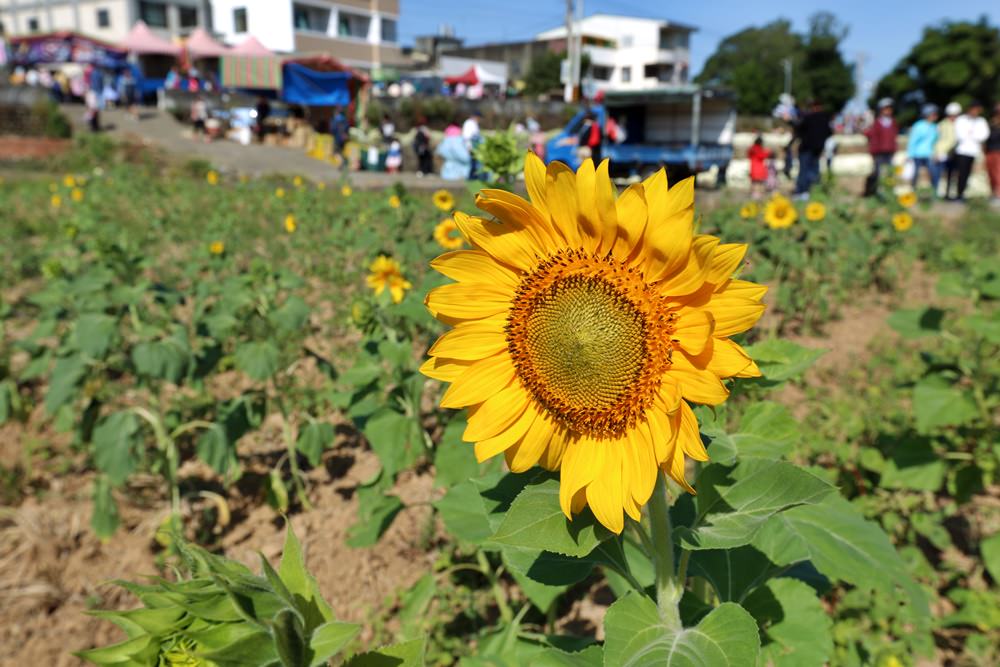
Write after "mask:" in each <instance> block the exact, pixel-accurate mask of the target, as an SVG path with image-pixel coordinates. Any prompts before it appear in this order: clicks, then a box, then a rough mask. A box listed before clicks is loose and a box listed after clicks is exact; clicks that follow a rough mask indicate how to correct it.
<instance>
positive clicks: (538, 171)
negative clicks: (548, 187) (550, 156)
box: [524, 151, 549, 218]
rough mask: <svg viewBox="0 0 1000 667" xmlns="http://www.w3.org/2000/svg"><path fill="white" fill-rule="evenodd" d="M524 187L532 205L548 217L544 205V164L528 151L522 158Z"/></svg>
mask: <svg viewBox="0 0 1000 667" xmlns="http://www.w3.org/2000/svg"><path fill="white" fill-rule="evenodd" d="M524 185H525V187H526V188H527V189H528V197H530V198H531V203H532V205H533V206H534V207H535V208H537V209H538V210H539V211H541V213H542V217H544V218H548V217H549V207H548V205H547V204H546V203H545V163H544V162H542V160H541V158H539V157H538V156H537V155H535V154H534V153H533V152H531V151H528V154H527V155H526V156H525V158H524Z"/></svg>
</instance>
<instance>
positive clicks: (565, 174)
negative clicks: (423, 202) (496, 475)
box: [422, 153, 767, 533]
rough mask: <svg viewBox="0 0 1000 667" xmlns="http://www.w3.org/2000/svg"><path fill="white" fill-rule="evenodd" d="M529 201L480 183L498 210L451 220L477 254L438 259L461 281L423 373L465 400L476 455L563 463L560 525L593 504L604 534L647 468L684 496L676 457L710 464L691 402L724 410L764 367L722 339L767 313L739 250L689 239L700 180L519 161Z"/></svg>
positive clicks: (449, 289)
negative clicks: (623, 177) (626, 176)
mask: <svg viewBox="0 0 1000 667" xmlns="http://www.w3.org/2000/svg"><path fill="white" fill-rule="evenodd" d="M525 181H526V185H527V189H528V194H529V196H530V198H531V201H530V202H528V201H525V200H524V199H522V198H520V197H518V196H516V195H513V194H510V193H508V192H506V191H503V190H483V191H482V192H481V193H480V194H479V196H478V197H477V199H476V205H477V206H478V207H479V208H480V209H482V210H483V211H485V212H486V213H488V214H490V215H492V216H494V217H495V218H497V220H490V219H486V218H479V217H470V216H467V215H464V214H462V213H457V214H456V215H455V219H456V222H457V223H458V226H459V229H460V230H461V232H462V234H463V236H464V237H465V239H466V241H467V242H468V243H469V244H470V245H471V246H472V247H473V250H459V251H455V252H450V253H446V254H444V255H442V256H441V257H439V258H437V259H436V260H434V261H433V262H432V263H431V265H432V266H433V267H434V268H435V269H437V270H438V271H439V272H441V273H443V274H444V275H446V276H448V277H449V278H452V279H454V280H456V281H457V282H456V283H454V284H449V285H445V286H442V287H438V288H436V289H434V290H432V291H431V292H430V293H429V294H428V295H427V298H426V304H427V307H428V308H429V309H430V311H431V313H432V314H433V315H434V316H435V317H437V318H438V319H440V320H442V321H443V322H445V323H447V324H451V325H453V326H454V329H452V330H451V331H449V332H448V333H446V334H445V335H443V336H442V337H441V338H440V339H439V340H438V341H437V342H436V343H435V344H434V345H433V347H431V349H430V352H429V354H430V357H431V358H430V359H429V360H428V361H427V362H426V363H425V364H424V365H423V366H422V370H423V372H424V373H425V374H426V375H428V376H430V377H432V378H436V379H438V380H441V381H444V382H450V383H451V387H449V389H448V391H447V392H445V394H444V396H443V397H442V399H441V405H442V406H444V407H449V408H462V407H468V408H469V419H468V427H467V428H466V430H465V433H464V435H463V438H464V439H465V440H466V441H468V442H474V443H475V452H476V457H477V458H478V459H479V460H480V461H482V460H485V459H487V458H490V457H491V456H495V455H496V454H499V453H500V452H503V453H504V454H505V456H506V459H507V463H508V465H509V466H510V469H511V470H513V471H514V472H522V471H525V470H527V469H528V468H530V467H532V466H534V465H536V464H539V465H541V466H543V467H544V468H546V469H549V470H559V471H560V503H561V505H562V510H563V512H564V513H565V514H566V516H567V517H568V518H572V515H573V514H575V513H578V512H580V511H581V510H582V509H583V508H584V506H587V505H589V506H590V508H591V509H592V510H593V512H594V515H595V516H596V517H597V519H598V520H599V521H600V522H601V523H602V524H604V525H605V526H607V527H608V528H609V529H611V530H613V531H615V532H619V533H620V532H621V530H622V528H623V525H624V517H623V512H624V513H626V514H628V515H629V516H631V517H633V518H634V519H637V520H638V519H639V517H640V513H641V508H642V506H643V505H644V504H645V503H646V501H647V500H649V497H650V495H651V494H652V492H653V486H654V484H655V482H656V478H657V475H658V469H662V470H664V471H665V472H666V473H667V474H668V475H670V477H672V478H673V479H674V480H676V481H677V483H678V484H681V485H682V486H684V488H686V489H688V490H692V489H691V487H690V485H688V483H687V481H685V478H684V464H685V455H686V456H688V457H691V458H694V459H697V460H707V458H708V453H707V452H706V451H705V448H704V446H703V445H702V441H701V438H700V436H699V435H698V422H697V420H696V419H695V416H694V413H693V412H692V410H691V407H690V405H689V403H702V404H706V405H717V404H719V403H722V402H723V401H724V400H726V397H727V396H728V394H729V391H728V390H727V389H726V386H725V385H724V384H723V382H722V379H723V378H728V377H753V376H757V375H759V374H760V373H759V371H758V370H757V366H756V365H755V364H754V362H753V361H752V360H751V359H750V358H749V357H748V356H747V354H746V353H745V352H744V351H743V350H742V349H741V348H740V346H739V345H737V344H736V343H733V342H732V341H731V340H729V336H731V335H733V334H736V333H739V332H741V331H745V330H746V329H748V328H749V327H751V326H752V325H753V324H754V322H756V321H757V319H758V318H759V317H760V316H761V314H762V313H763V311H764V306H763V305H762V304H761V303H760V299H761V297H763V295H764V292H765V291H766V290H767V288H766V287H762V286H760V285H757V284H754V283H750V282H746V281H743V280H735V279H733V278H732V276H733V273H734V272H735V271H736V269H737V268H738V267H739V266H740V264H741V263H742V261H743V255H744V254H745V252H746V246H745V245H744V244H722V243H720V242H719V239H718V238H716V237H714V236H707V235H696V234H695V233H694V180H693V179H687V180H685V181H682V182H681V183H679V184H677V185H675V186H674V187H673V188H670V189H669V190H668V189H667V179H666V175H665V173H664V172H663V170H660V171H659V172H657V173H656V174H654V175H653V176H651V177H650V178H648V179H647V180H646V181H644V182H642V183H636V184H634V185H632V186H630V187H629V188H628V189H627V190H625V191H624V192H623V193H622V194H621V195H620V196H617V197H616V194H615V189H614V186H613V185H612V184H611V180H610V179H609V177H608V162H607V161H606V160H605V161H604V162H602V163H601V165H600V166H599V167H598V168H596V169H595V168H594V164H593V162H591V161H590V160H587V161H585V162H584V163H583V165H582V166H581V167H580V169H579V171H578V172H576V173H574V172H573V171H572V170H570V169H569V168H568V167H567V166H566V165H564V164H561V163H558V162H554V163H552V164H550V165H549V166H548V168H547V169H546V167H545V166H544V165H543V164H542V162H541V160H539V159H538V158H537V157H536V156H535V155H533V154H531V153H529V154H528V156H527V160H526V163H525Z"/></svg>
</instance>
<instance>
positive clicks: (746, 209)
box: [740, 201, 760, 220]
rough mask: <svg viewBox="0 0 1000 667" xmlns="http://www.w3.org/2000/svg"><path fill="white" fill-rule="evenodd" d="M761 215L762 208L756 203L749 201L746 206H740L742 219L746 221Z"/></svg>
mask: <svg viewBox="0 0 1000 667" xmlns="http://www.w3.org/2000/svg"><path fill="white" fill-rule="evenodd" d="M759 214H760V206H758V205H757V202H755V201H749V202H747V203H746V204H743V206H740V217H741V218H743V219H744V220H749V219H750V218H756V217H757V216H758V215H759Z"/></svg>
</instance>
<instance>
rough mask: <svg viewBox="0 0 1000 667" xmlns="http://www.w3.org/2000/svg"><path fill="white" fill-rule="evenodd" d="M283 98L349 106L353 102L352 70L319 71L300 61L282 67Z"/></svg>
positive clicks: (285, 99)
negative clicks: (350, 87) (349, 85)
mask: <svg viewBox="0 0 1000 667" xmlns="http://www.w3.org/2000/svg"><path fill="white" fill-rule="evenodd" d="M282 78H283V87H282V90H281V99H283V100H284V101H285V102H290V103H292V104H304V105H308V106H347V105H348V104H350V103H351V91H350V90H349V89H348V85H347V84H348V82H349V81H350V80H351V73H350V72H317V71H316V70H312V69H309V68H308V67H306V66H305V65H299V64H298V63H285V66H284V67H283V68H282Z"/></svg>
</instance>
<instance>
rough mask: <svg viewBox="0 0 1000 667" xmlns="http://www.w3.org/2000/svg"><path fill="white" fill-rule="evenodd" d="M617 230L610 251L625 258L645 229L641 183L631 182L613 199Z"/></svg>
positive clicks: (644, 202)
mask: <svg viewBox="0 0 1000 667" xmlns="http://www.w3.org/2000/svg"><path fill="white" fill-rule="evenodd" d="M615 213H616V216H617V218H618V232H617V236H616V237H615V245H614V249H613V250H612V252H613V253H614V255H615V257H620V258H627V257H629V256H631V254H632V250H633V249H634V248H635V247H636V246H637V245H638V244H639V242H640V241H641V240H642V235H643V233H644V232H645V230H646V219H647V215H648V214H647V211H646V199H645V193H644V191H643V189H642V184H641V183H633V184H632V185H630V186H628V188H627V189H626V190H625V192H623V193H622V194H621V196H620V197H619V198H618V199H617V201H615Z"/></svg>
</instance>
